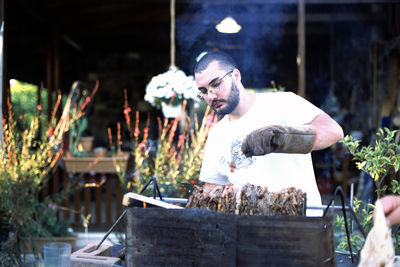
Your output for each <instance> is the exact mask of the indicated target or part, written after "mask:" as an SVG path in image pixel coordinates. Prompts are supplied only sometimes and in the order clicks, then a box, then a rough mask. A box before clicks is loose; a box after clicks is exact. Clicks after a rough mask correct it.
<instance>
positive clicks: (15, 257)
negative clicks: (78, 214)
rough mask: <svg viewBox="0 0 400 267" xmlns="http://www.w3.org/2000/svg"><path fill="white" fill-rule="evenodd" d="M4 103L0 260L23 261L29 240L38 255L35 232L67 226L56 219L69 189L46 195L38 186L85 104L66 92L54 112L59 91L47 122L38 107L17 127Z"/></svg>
mask: <svg viewBox="0 0 400 267" xmlns="http://www.w3.org/2000/svg"><path fill="white" fill-rule="evenodd" d="M89 101H90V100H89ZM8 103H9V104H8V120H7V121H3V133H2V134H3V140H2V143H1V146H0V158H1V163H0V203H1V205H0V225H1V226H2V229H1V230H2V234H3V235H4V236H5V240H4V238H3V240H2V241H3V242H2V243H1V244H0V246H1V249H0V266H23V263H24V262H23V261H24V257H23V252H24V251H23V248H24V247H27V246H30V247H31V248H32V249H33V253H34V255H35V256H36V257H38V256H39V251H38V248H37V247H36V246H35V243H34V238H35V237H39V236H45V237H46V236H47V237H48V236H52V235H54V234H56V232H57V233H59V234H63V233H65V232H63V231H64V230H66V229H68V227H69V225H68V222H66V224H65V225H62V224H59V223H57V222H56V221H55V220H56V214H57V211H58V210H59V207H60V205H59V203H61V201H62V200H63V199H64V197H66V196H68V195H67V194H68V192H67V191H66V190H64V191H63V192H64V193H54V192H53V194H51V195H48V196H45V195H44V194H43V190H44V189H45V188H46V187H47V184H48V180H49V178H50V175H51V171H52V169H53V167H55V166H56V165H57V163H58V161H59V160H60V158H61V156H62V153H63V147H62V143H63V139H64V134H65V133H66V132H67V131H69V129H70V127H71V125H72V123H73V122H74V121H76V120H77V119H79V118H80V117H82V116H83V115H84V109H85V105H86V104H85V105H82V106H80V107H77V106H76V105H74V103H75V101H74V100H72V99H71V95H70V96H69V97H68V99H67V101H66V103H65V105H64V110H63V113H62V115H61V117H60V118H57V116H56V113H57V110H58V108H59V107H60V103H61V93H58V98H57V101H56V104H55V107H54V110H53V112H52V114H51V117H50V122H49V123H48V124H46V125H40V123H39V121H40V108H39V107H38V108H37V113H36V115H35V116H33V117H32V121H31V123H30V126H28V127H27V128H26V129H23V131H20V130H19V128H16V123H15V122H14V121H13V119H12V118H13V116H12V110H11V104H10V101H8ZM84 103H86V101H84ZM71 109H73V110H74V112H73V114H74V115H73V116H71V114H72V113H71V112H70V111H71ZM72 188H73V185H72V186H71V189H72ZM56 205H57V206H56ZM63 226H64V227H63Z"/></svg>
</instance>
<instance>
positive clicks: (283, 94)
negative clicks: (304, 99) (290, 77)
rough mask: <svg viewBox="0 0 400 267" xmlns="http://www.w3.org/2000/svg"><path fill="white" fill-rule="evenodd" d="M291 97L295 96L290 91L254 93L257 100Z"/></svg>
mask: <svg viewBox="0 0 400 267" xmlns="http://www.w3.org/2000/svg"><path fill="white" fill-rule="evenodd" d="M291 96H296V94H295V93H293V92H290V91H285V92H260V93H256V97H257V98H278V97H291Z"/></svg>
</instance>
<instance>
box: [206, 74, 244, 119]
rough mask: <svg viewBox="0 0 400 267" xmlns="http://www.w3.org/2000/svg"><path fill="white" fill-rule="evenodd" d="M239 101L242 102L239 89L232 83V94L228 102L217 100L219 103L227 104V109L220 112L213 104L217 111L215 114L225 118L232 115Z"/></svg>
mask: <svg viewBox="0 0 400 267" xmlns="http://www.w3.org/2000/svg"><path fill="white" fill-rule="evenodd" d="M239 100H240V95H239V88H238V87H237V86H236V84H235V83H234V82H233V81H232V85H231V93H230V94H229V96H228V99H227V100H220V99H218V100H217V101H219V102H225V103H227V105H226V107H224V108H221V109H219V110H218V111H217V110H216V109H215V108H214V103H212V107H213V109H214V110H215V112H216V113H217V115H220V116H224V115H226V114H231V113H232V112H233V111H234V110H235V108H236V107H237V105H238V104H239Z"/></svg>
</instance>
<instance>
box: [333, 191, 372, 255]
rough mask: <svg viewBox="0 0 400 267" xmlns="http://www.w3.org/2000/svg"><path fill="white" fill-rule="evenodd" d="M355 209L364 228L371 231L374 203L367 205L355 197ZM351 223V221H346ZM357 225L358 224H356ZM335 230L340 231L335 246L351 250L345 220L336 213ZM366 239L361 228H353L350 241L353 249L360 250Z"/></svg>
mask: <svg viewBox="0 0 400 267" xmlns="http://www.w3.org/2000/svg"><path fill="white" fill-rule="evenodd" d="M353 210H354V213H355V214H356V216H357V219H358V221H359V222H360V224H361V225H362V227H363V228H364V230H365V232H369V231H370V230H371V228H372V226H373V220H372V216H373V212H374V205H372V204H368V205H365V203H363V201H361V200H358V199H356V198H355V199H354V202H353ZM346 223H347V225H349V221H347V222H346ZM355 227H356V226H355ZM334 230H335V232H336V233H340V234H339V235H337V236H336V237H335V246H336V248H338V249H342V250H349V247H348V243H347V237H346V235H345V233H346V229H345V221H344V217H343V216H342V215H336V216H335V217H334ZM364 242H365V239H364V237H363V236H362V234H361V233H360V232H359V229H353V231H352V233H351V235H350V243H351V246H352V249H353V251H358V250H360V249H361V248H362V246H363V245H364Z"/></svg>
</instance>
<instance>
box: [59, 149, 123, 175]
mask: <svg viewBox="0 0 400 267" xmlns="http://www.w3.org/2000/svg"><path fill="white" fill-rule="evenodd" d="M129 155H130V153H126V152H125V153H124V152H123V153H122V154H120V155H117V156H112V157H96V156H94V155H90V156H88V157H83V158H78V157H63V160H64V163H65V168H66V170H67V172H72V173H77V172H80V173H82V172H91V171H94V172H104V173H115V172H117V166H118V167H119V169H120V170H123V171H124V170H126V166H127V164H128V159H129Z"/></svg>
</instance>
